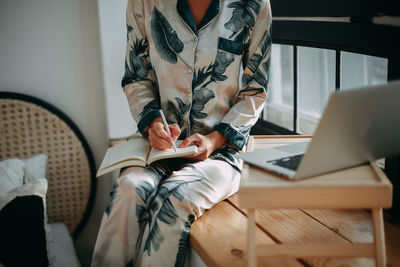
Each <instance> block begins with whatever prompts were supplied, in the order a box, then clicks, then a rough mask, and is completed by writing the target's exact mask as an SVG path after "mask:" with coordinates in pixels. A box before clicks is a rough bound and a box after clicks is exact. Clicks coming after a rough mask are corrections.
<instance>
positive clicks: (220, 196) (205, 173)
mask: <svg viewBox="0 0 400 267" xmlns="http://www.w3.org/2000/svg"><path fill="white" fill-rule="evenodd" d="M239 183H240V172H239V171H237V170H236V169H234V168H233V167H232V166H231V165H229V164H228V163H226V162H225V161H222V160H214V159H207V160H204V161H199V162H196V163H191V164H188V165H186V166H185V167H184V168H182V169H180V170H178V171H174V172H172V174H171V175H170V177H169V178H167V179H166V180H164V181H163V182H162V183H161V186H160V189H159V190H160V191H165V192H169V195H173V196H174V199H176V200H178V201H174V202H175V205H179V206H182V208H184V209H188V212H189V213H191V214H195V215H196V217H199V216H200V215H201V214H202V213H203V212H204V210H205V209H209V208H211V207H212V206H214V205H215V204H217V203H218V202H220V201H222V200H224V199H226V198H228V197H229V196H231V195H232V194H234V193H235V192H237V190H238V189H239Z"/></svg>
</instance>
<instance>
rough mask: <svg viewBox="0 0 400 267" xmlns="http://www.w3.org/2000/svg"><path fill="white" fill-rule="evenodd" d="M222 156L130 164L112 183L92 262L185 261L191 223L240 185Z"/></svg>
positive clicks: (147, 263) (177, 263) (166, 263)
mask: <svg viewBox="0 0 400 267" xmlns="http://www.w3.org/2000/svg"><path fill="white" fill-rule="evenodd" d="M239 181H240V172H239V171H238V170H236V169H235V168H232V167H231V166H230V165H229V164H228V163H226V162H224V161H222V160H214V159H207V160H205V161H200V162H196V163H182V160H181V159H173V160H163V161H159V162H156V163H154V164H153V165H151V166H150V167H148V168H143V167H129V168H127V169H125V170H124V171H123V173H122V174H121V176H120V177H119V179H118V180H117V181H116V183H115V185H114V191H113V193H112V196H113V199H112V202H111V203H110V204H109V206H108V207H107V209H106V212H105V214H104V216H103V220H102V224H101V228H100V232H99V235H98V240H97V243H96V247H95V254H94V257H93V259H92V266H113V267H114V266H173V265H175V266H183V265H184V262H185V253H186V248H187V245H188V237H189V236H188V234H189V230H190V226H191V224H192V222H193V221H194V220H195V219H196V218H198V217H199V216H200V215H201V214H202V213H203V212H204V210H205V209H209V208H211V207H212V206H213V205H214V204H215V203H218V202H220V201H222V200H223V199H225V198H227V197H229V196H230V195H232V194H233V193H235V192H236V191H237V190H238V187H239Z"/></svg>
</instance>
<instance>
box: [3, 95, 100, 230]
mask: <svg viewBox="0 0 400 267" xmlns="http://www.w3.org/2000/svg"><path fill="white" fill-rule="evenodd" d="M39 153H44V154H46V155H47V156H48V160H47V170H46V176H47V177H46V179H47V181H48V192H47V213H48V220H49V223H53V222H61V223H64V224H65V225H66V226H67V228H68V231H69V233H70V234H71V235H72V236H73V237H74V238H76V237H77V236H78V235H79V233H80V232H81V231H82V229H83V227H84V226H85V223H86V222H87V220H88V217H89V214H90V211H91V209H92V206H93V202H94V196H95V191H96V180H95V164H94V159H93V155H92V152H91V150H90V148H89V145H88V143H87V141H86V139H85V138H84V136H83V135H82V133H81V132H80V130H79V129H78V127H77V126H76V125H75V124H74V123H73V122H72V121H71V120H70V119H69V118H68V117H67V116H66V115H65V114H64V113H63V112H61V111H60V110H58V109H57V108H55V107H54V106H52V105H50V104H48V103H46V102H44V101H42V100H40V99H37V98H34V97H31V96H27V95H22V94H16V93H9V92H0V160H4V159H7V158H14V157H17V158H28V157H31V156H34V155H36V154H39Z"/></svg>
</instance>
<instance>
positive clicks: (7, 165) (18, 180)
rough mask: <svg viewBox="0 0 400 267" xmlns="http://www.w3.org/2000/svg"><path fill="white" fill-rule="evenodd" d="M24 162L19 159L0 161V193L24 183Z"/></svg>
mask: <svg viewBox="0 0 400 267" xmlns="http://www.w3.org/2000/svg"><path fill="white" fill-rule="evenodd" d="M24 171H25V164H24V163H23V162H22V161H20V160H19V159H7V160H4V161H0V193H7V192H9V191H11V190H13V189H15V188H17V187H20V186H22V184H23V183H24Z"/></svg>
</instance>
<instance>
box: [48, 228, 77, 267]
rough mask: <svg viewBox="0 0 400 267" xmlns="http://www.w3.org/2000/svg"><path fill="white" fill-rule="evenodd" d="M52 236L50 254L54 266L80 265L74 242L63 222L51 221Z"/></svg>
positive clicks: (70, 266) (72, 266) (71, 266)
mask: <svg viewBox="0 0 400 267" xmlns="http://www.w3.org/2000/svg"><path fill="white" fill-rule="evenodd" d="M49 226H50V228H51V233H52V238H51V240H50V241H49V255H50V259H51V264H50V266H52V267H80V266H81V265H80V263H79V260H78V257H77V255H76V252H75V248H74V243H73V241H72V238H71V236H70V234H69V232H68V229H67V227H66V226H65V225H64V224H62V223H51V224H49Z"/></svg>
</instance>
